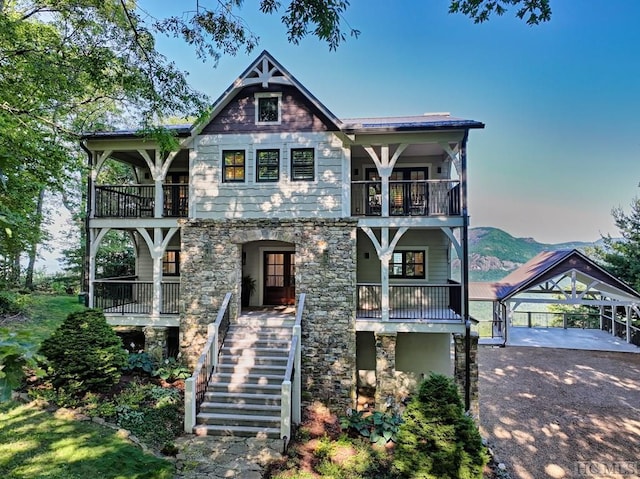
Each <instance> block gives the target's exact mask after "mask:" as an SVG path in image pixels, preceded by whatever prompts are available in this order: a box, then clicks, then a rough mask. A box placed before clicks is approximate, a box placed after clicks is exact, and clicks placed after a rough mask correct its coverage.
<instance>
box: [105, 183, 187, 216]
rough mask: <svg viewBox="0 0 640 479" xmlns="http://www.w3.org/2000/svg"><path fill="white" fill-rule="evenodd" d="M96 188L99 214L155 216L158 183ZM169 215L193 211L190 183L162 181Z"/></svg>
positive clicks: (164, 207) (166, 211) (164, 206)
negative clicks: (190, 209)
mask: <svg viewBox="0 0 640 479" xmlns="http://www.w3.org/2000/svg"><path fill="white" fill-rule="evenodd" d="M95 191H96V207H95V217H96V218H153V217H154V204H155V187H154V185H125V186H120V185H99V186H96V187H95ZM162 195H163V202H164V204H163V209H162V214H163V216H165V217H186V216H188V213H189V210H188V208H189V185H185V184H177V183H176V184H166V185H162Z"/></svg>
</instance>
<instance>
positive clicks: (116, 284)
mask: <svg viewBox="0 0 640 479" xmlns="http://www.w3.org/2000/svg"><path fill="white" fill-rule="evenodd" d="M161 294H162V301H161V302H160V314H178V313H180V283H177V282H164V281H163V282H162V292H161ZM93 307H94V308H99V309H102V310H103V311H104V312H105V313H111V314H113V313H116V314H150V313H151V311H152V309H153V281H138V280H137V276H127V277H120V278H108V279H96V280H94V282H93Z"/></svg>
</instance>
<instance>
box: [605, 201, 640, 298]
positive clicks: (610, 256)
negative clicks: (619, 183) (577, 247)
mask: <svg viewBox="0 0 640 479" xmlns="http://www.w3.org/2000/svg"><path fill="white" fill-rule="evenodd" d="M611 214H612V216H613V219H614V222H615V225H616V227H617V228H618V229H619V230H620V235H621V238H612V237H611V235H606V236H603V237H602V240H603V241H604V247H602V248H596V253H597V254H598V256H599V257H600V258H601V259H602V261H604V263H605V266H606V267H607V268H608V269H609V271H610V272H611V273H612V274H613V275H615V276H617V277H618V278H620V279H621V280H623V281H625V282H626V283H627V284H629V285H630V286H631V287H632V288H634V289H635V290H636V291H640V198H638V197H636V198H634V199H633V201H632V202H631V212H630V213H629V214H626V213H625V212H624V210H623V209H622V208H620V207H618V208H614V209H613V210H612V212H611Z"/></svg>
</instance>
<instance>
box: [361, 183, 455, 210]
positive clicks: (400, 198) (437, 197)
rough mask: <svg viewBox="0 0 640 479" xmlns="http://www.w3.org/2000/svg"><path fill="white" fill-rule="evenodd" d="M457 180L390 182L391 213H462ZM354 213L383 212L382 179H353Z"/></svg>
mask: <svg viewBox="0 0 640 479" xmlns="http://www.w3.org/2000/svg"><path fill="white" fill-rule="evenodd" d="M460 214H461V211H460V182H459V181H458V180H402V181H400V180H391V181H389V215H390V216H459V215H460ZM351 215H352V216H381V215H382V182H381V181H353V182H351Z"/></svg>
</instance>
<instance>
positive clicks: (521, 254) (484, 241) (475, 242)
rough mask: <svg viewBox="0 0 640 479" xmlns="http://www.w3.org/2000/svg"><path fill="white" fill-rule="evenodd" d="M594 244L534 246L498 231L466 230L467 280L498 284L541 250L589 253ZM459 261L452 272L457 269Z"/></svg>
mask: <svg viewBox="0 0 640 479" xmlns="http://www.w3.org/2000/svg"><path fill="white" fill-rule="evenodd" d="M601 242H602V240H598V241H596V242H592V243H590V242H584V241H572V242H568V243H556V244H545V243H538V242H537V241H536V240H535V239H533V238H515V237H514V236H511V235H510V234H509V233H507V232H506V231H503V230H501V229H499V228H490V227H480V228H470V229H469V280H470V281H498V280H500V279H502V278H504V277H505V276H506V275H508V274H509V273H510V272H511V271H513V270H514V269H516V268H518V267H519V266H520V265H522V264H524V263H526V262H527V261H529V260H530V259H531V258H533V257H534V256H535V255H537V254H538V253H541V252H542V251H556V250H562V249H578V250H580V251H583V252H584V251H585V250H587V251H588V250H589V249H590V248H593V247H595V246H597V245H599V244H601ZM459 267H460V263H459V260H454V263H453V269H454V271H456V270H458V269H459Z"/></svg>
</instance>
